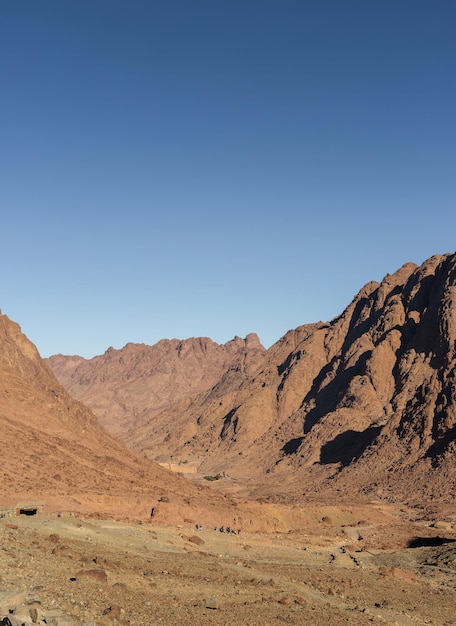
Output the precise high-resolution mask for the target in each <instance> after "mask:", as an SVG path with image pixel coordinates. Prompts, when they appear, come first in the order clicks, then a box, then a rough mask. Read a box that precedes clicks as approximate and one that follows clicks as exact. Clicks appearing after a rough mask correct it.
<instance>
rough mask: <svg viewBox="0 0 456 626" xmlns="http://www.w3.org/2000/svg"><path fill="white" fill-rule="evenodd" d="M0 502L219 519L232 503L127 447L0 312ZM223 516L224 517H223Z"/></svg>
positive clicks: (163, 517) (121, 514)
mask: <svg viewBox="0 0 456 626" xmlns="http://www.w3.org/2000/svg"><path fill="white" fill-rule="evenodd" d="M0 397H1V400H2V401H1V404H0V429H1V433H2V437H1V441H2V450H3V462H2V469H1V475H2V480H1V481H0V508H1V507H5V506H15V505H16V504H17V503H18V502H21V501H22V502H24V501H30V500H32V501H34V502H37V501H38V502H39V501H43V502H44V503H45V504H46V507H47V508H48V510H66V511H68V510H74V511H79V512H88V513H97V514H98V513H103V514H106V513H109V514H111V515H115V516H119V517H128V516H132V517H137V516H140V517H143V518H144V517H146V518H147V517H149V516H150V512H151V509H152V507H154V509H155V510H154V515H155V516H156V517H157V516H158V517H159V520H160V521H162V522H166V521H167V520H168V521H169V520H174V521H176V520H179V521H182V519H183V517H184V516H185V515H187V517H191V516H192V515H194V514H195V510H198V514H199V516H200V517H199V519H201V520H204V519H206V520H210V522H211V523H212V521H213V520H218V519H219V518H221V519H222V520H223V519H226V517H225V516H226V515H227V511H231V510H232V505H233V504H232V502H231V501H229V500H227V499H226V498H224V497H223V496H221V495H220V494H217V493H213V492H211V491H210V490H209V489H207V488H206V489H203V488H201V487H199V486H197V485H195V484H193V483H191V482H189V481H188V480H186V479H185V478H183V477H182V476H179V475H177V474H174V473H171V472H169V471H167V470H165V469H163V468H161V467H160V466H158V465H157V464H156V463H154V462H153V461H151V460H149V459H147V458H145V457H144V456H140V455H139V454H137V453H136V452H134V451H133V450H131V449H129V448H127V447H126V446H125V444H123V443H122V442H121V441H120V440H118V439H116V438H114V437H113V436H112V435H110V434H109V433H108V432H107V431H106V430H105V429H104V428H103V427H102V426H101V425H100V424H99V422H98V420H97V418H96V417H95V416H94V415H93V413H92V412H91V411H90V410H89V409H88V408H87V407H86V406H85V405H83V404H81V403H80V402H78V401H76V400H74V399H73V398H71V397H70V395H69V394H68V393H67V392H66V391H65V390H64V388H63V387H62V386H61V384H60V383H59V382H58V381H57V379H56V378H55V376H54V374H53V373H52V371H51V369H50V368H49V367H48V365H47V364H46V363H45V362H44V361H43V359H41V357H40V355H39V353H38V351H37V349H36V347H35V346H34V345H33V344H32V343H31V342H30V341H29V340H28V339H27V337H26V336H25V335H24V334H23V333H22V332H21V329H20V327H19V326H18V325H17V324H16V323H14V322H12V321H11V320H10V319H9V318H8V317H7V316H6V315H2V314H1V313H0ZM228 519H229V518H228Z"/></svg>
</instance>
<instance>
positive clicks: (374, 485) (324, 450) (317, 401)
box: [50, 254, 456, 501]
mask: <svg viewBox="0 0 456 626" xmlns="http://www.w3.org/2000/svg"><path fill="white" fill-rule="evenodd" d="M455 272H456V255H452V254H448V255H441V256H440V255H436V256H434V257H432V258H430V259H429V260H428V261H426V262H425V263H423V265H421V266H420V267H418V266H417V265H415V264H413V263H407V264H406V265H404V266H403V267H401V268H400V269H399V270H398V271H397V272H395V273H394V274H392V275H387V276H385V278H384V279H383V280H382V281H381V283H377V282H371V283H368V284H367V285H366V286H365V287H363V288H362V289H361V290H360V292H359V293H358V294H357V296H356V297H355V298H354V300H353V302H351V303H350V305H349V306H348V307H347V308H346V309H345V311H343V313H342V314H341V315H340V316H338V317H336V318H335V319H333V320H332V321H330V322H328V323H323V322H320V323H317V324H308V325H304V326H301V327H299V328H297V329H295V330H291V331H289V332H288V333H287V334H286V335H285V336H284V337H282V339H280V340H279V341H278V342H277V343H276V344H275V345H274V346H272V347H271V348H270V349H269V350H267V351H260V350H257V351H256V352H255V354H254V355H248V354H247V353H242V354H241V355H239V354H238V353H236V355H235V358H233V360H232V361H231V362H230V363H227V362H226V361H225V364H224V367H222V368H220V369H219V370H218V374H217V375H216V374H215V373H214V377H213V378H211V379H210V385H208V386H207V388H206V389H203V388H202V387H200V388H199V390H198V393H195V394H193V395H190V396H189V395H188V393H187V391H185V390H184V392H183V393H182V394H177V395H176V392H174V394H175V395H174V396H173V397H171V395H170V392H169V390H167V389H166V388H165V387H163V396H162V402H161V404H159V403H156V404H155V405H154V409H153V411H151V410H150V409H148V415H147V418H146V419H143V420H142V421H141V422H138V421H136V422H131V421H130V422H128V425H129V427H128V428H127V429H126V431H125V432H124V434H123V436H124V437H125V439H126V441H128V443H129V444H130V445H132V446H133V447H136V448H138V449H142V450H144V451H146V452H147V454H148V455H149V456H151V457H152V458H158V457H159V456H162V457H167V458H170V457H173V459H175V460H181V461H189V462H194V463H195V464H197V465H199V467H200V469H201V471H203V472H206V473H218V472H223V471H224V472H226V473H227V474H229V475H230V476H231V477H233V479H234V480H237V481H238V483H239V484H240V483H241V482H242V485H243V487H244V488H245V489H246V490H248V491H250V493H255V494H256V495H258V496H260V495H261V496H268V497H271V496H272V495H273V496H274V497H278V494H280V493H282V494H286V495H287V496H296V497H302V495H303V494H305V495H306V496H308V497H311V496H312V495H313V494H315V493H318V494H320V496H321V495H322V494H328V497H332V496H333V495H334V494H335V493H337V494H338V495H339V496H340V495H341V494H344V493H350V494H358V495H362V494H367V495H368V496H369V497H387V498H393V497H394V498H400V499H405V500H407V499H408V500H410V501H412V500H415V501H420V499H421V500H422V499H423V498H430V499H432V498H435V499H439V500H444V501H445V500H448V499H449V498H451V497H452V494H453V492H454V487H455V485H456V462H455V460H456V457H455V454H456V446H455V439H456V430H455V429H456V426H455V424H456V410H455V394H456V388H455V376H456V374H455V366H456V360H455V341H456V273H455ZM167 358H168V356H167V357H165V359H167ZM203 361H204V359H203ZM203 361H200V362H198V363H195V362H194V363H193V368H194V371H193V375H194V376H196V377H197V376H198V373H197V369H198V367H201V364H202V362H203ZM50 363H51V365H52V363H53V361H52V359H51V361H50ZM163 366H164V365H163ZM102 371H103V372H104V371H105V370H104V369H103V367H100V374H101V372H102ZM101 375H105V374H101ZM147 379H148V376H145V377H144V379H143V382H144V385H146V384H147ZM116 384H117V388H118V389H119V385H118V382H117V383H116ZM179 384H181V383H179ZM182 384H183V383H182ZM195 391H196V390H195ZM131 426H133V427H131Z"/></svg>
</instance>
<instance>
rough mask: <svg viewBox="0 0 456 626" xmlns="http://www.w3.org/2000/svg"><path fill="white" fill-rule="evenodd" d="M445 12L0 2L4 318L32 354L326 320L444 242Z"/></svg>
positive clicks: (260, 4)
mask: <svg viewBox="0 0 456 626" xmlns="http://www.w3.org/2000/svg"><path fill="white" fill-rule="evenodd" d="M455 32H456V2H454V0H446V1H441V0H434V1H432V2H431V1H430V0H382V1H380V0H377V1H375V0H372V1H366V0H344V1H341V0H312V1H306V0H229V1H228V0H180V1H179V0H162V1H160V2H158V1H154V0H123V1H121V0H1V2H0V72H1V75H0V78H1V82H0V85H1V97H0V125H1V133H0V209H1V218H2V219H1V252H2V267H1V283H0V284H1V292H0V295H1V297H0V307H1V309H2V311H3V313H5V314H7V315H8V316H9V317H10V318H11V319H13V320H15V321H16V322H18V323H19V324H20V325H21V327H22V330H23V331H24V332H25V333H26V334H27V336H28V337H29V338H30V339H31V340H32V341H33V342H34V343H35V344H36V345H37V347H38V349H39V350H40V352H41V354H42V355H43V356H49V355H51V354H55V353H59V352H60V353H64V354H80V355H82V356H85V357H91V356H94V355H96V354H100V353H103V352H104V351H105V350H106V349H107V348H108V347H109V346H114V347H115V348H121V347H122V346H123V345H124V344H126V343H127V342H129V341H132V342H144V343H148V344H153V343H155V342H157V341H158V340H160V339H161V338H173V337H176V338H180V339H184V338H187V337H192V336H208V337H211V338H212V339H213V340H214V341H217V342H218V343H224V342H226V341H228V340H230V339H231V338H232V337H234V336H235V335H240V336H245V335H246V334H247V333H249V332H257V333H258V335H259V336H260V339H261V340H262V342H263V343H264V345H266V346H269V345H271V344H272V343H274V342H275V341H277V340H278V339H279V338H280V337H281V336H282V335H283V334H284V333H285V332H286V331H287V330H289V329H291V328H295V327H297V326H299V325H301V324H304V323H308V322H314V321H318V320H329V319H331V318H332V317H334V316H335V315H337V314H339V313H340V312H341V311H342V310H343V309H344V308H345V306H346V305H348V304H349V302H350V301H351V300H352V298H353V296H354V295H355V294H356V293H357V291H358V290H359V289H360V288H361V287H362V286H363V285H364V284H365V283H366V282H368V281H370V280H381V279H382V278H383V276H384V275H385V274H386V273H392V272H394V271H395V270H396V269H397V268H399V267H400V266H401V265H402V264H403V263H405V262H407V261H414V262H415V263H418V264H420V263H422V262H423V261H424V260H425V259H426V258H428V257H430V256H432V255H433V254H436V253H439V254H440V253H445V252H452V251H454V250H455V247H456V246H455V240H456V211H455V208H456V207H455V197H456V194H455V192H456V169H455V163H456V159H455V151H456V132H455V115H456V114H455V112H456V81H455V78H456V76H455V74H456V72H455V70H456V37H455Z"/></svg>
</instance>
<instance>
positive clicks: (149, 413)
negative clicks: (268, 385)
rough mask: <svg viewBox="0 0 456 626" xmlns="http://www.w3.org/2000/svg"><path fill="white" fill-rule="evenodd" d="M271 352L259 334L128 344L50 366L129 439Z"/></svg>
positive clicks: (114, 429) (58, 359)
mask: <svg viewBox="0 0 456 626" xmlns="http://www.w3.org/2000/svg"><path fill="white" fill-rule="evenodd" d="M264 352H265V349H264V347H263V346H262V345H261V343H260V341H259V339H258V337H257V336H256V335H254V334H250V335H248V336H247V337H246V338H245V339H241V338H240V337H235V338H234V339H233V340H232V341H229V342H228V343H226V344H224V345H219V344H217V343H215V342H213V341H211V340H210V339H208V338H206V337H200V338H194V339H186V340H178V339H171V340H168V339H163V340H161V341H159V342H158V343H157V344H155V345H153V346H147V345H144V344H132V343H129V344H127V345H126V346H125V347H124V348H122V349H121V350H115V349H114V348H109V349H108V350H107V351H106V352H105V354H103V355H102V356H97V357H95V358H93V359H90V360H86V359H82V358H81V357H66V356H63V355H56V356H52V357H51V358H50V359H49V360H48V363H49V365H50V366H51V368H52V369H53V371H54V373H55V375H56V376H57V377H58V379H59V380H60V382H61V383H62V384H63V385H64V386H65V388H66V389H67V390H68V391H69V392H70V393H71V395H72V396H73V397H75V398H77V399H78V400H81V401H82V402H84V403H85V404H87V405H88V406H90V407H91V409H92V410H93V411H94V412H95V413H96V414H97V416H98V418H99V420H100V422H101V423H102V424H103V425H104V426H105V427H106V428H107V429H108V430H110V431H111V432H113V433H114V434H117V435H121V436H124V437H125V436H126V433H128V432H131V431H136V430H138V429H140V428H141V427H142V426H143V425H144V424H147V423H149V422H150V421H151V420H155V421H156V422H157V419H156V416H157V415H158V414H159V413H160V412H162V411H163V410H166V409H168V408H170V407H177V406H181V405H183V406H184V407H185V406H188V404H189V403H190V402H191V401H192V399H193V398H194V397H196V396H198V395H199V394H200V393H202V392H207V391H208V390H209V389H211V387H212V386H213V385H215V384H216V382H217V381H218V379H219V378H220V376H221V375H222V373H223V372H224V371H225V370H226V369H227V368H228V367H229V366H230V365H231V364H232V363H233V362H238V361H249V360H252V359H255V358H256V357H257V356H258V355H261V354H263V353H264Z"/></svg>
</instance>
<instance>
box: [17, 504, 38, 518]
mask: <svg viewBox="0 0 456 626" xmlns="http://www.w3.org/2000/svg"><path fill="white" fill-rule="evenodd" d="M15 511H16V515H39V514H40V513H43V511H44V502H19V503H18V504H16V507H15Z"/></svg>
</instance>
